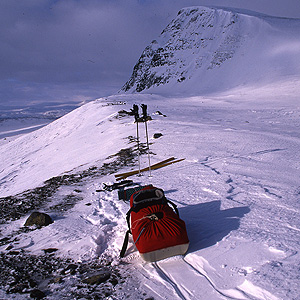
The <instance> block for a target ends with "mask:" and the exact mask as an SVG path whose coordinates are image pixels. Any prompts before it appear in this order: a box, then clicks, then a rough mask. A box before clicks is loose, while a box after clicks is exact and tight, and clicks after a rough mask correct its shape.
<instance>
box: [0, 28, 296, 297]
mask: <svg viewBox="0 0 300 300" xmlns="http://www.w3.org/2000/svg"><path fill="white" fill-rule="evenodd" d="M252 33H253V34H254V32H252ZM293 37H295V38H296V37H297V36H296V35H295V36H293ZM269 38H270V39H271V38H272V36H269ZM298 41H299V40H298ZM286 45H287V44H283V45H282V48H276V49H274V53H273V54H274V55H279V54H280V53H282V51H284V53H285V55H287V54H288V53H292V54H291V57H292V59H294V55H295V53H294V51H295V52H297V51H298V50H297V49H299V47H298V46H297V45H299V44H298V43H296V44H294V45H296V46H295V47H294V48H293V49H294V50H293V51H292V50H290V48H287V47H286ZM297 47H298V48H297ZM297 53H298V52H297ZM270 55H272V54H270V53H269V54H268V56H270ZM297 55H298V54H297ZM286 59H288V58H286ZM278 61H280V59H279V58H278ZM235 63H236V62H235V61H234V60H233V62H232V66H231V68H232V69H234V66H235ZM243 68H246V67H245V66H244V67H243ZM228 69H229V66H228ZM240 70H242V68H241V67H240ZM290 71H291V72H290V74H289V75H288V76H281V77H282V78H281V81H280V84H279V81H278V80H275V81H274V82H272V81H270V82H268V83H260V84H259V83H257V82H252V81H251V80H249V82H248V83H247V82H246V83H245V84H243V85H239V84H237V85H235V86H234V87H232V88H231V89H227V90H225V91H224V90H222V91H219V92H216V91H214V92H213V93H208V94H206V95H202V96H199V95H198V96H197V95H196V96H188V95H185V94H184V93H182V94H181V95H180V96H169V97H166V96H163V95H159V94H150V93H148V94H147V93H146V92H145V93H143V94H119V95H113V96H110V97H107V98H100V99H97V100H95V101H93V102H90V103H88V104H85V105H83V106H82V107H79V108H78V109H76V110H74V111H72V112H71V113H69V114H67V115H65V116H63V117H61V118H60V119H58V120H56V121H54V122H52V123H51V124H49V125H47V126H45V127H43V128H41V129H38V130H36V131H34V132H31V133H28V134H24V135H22V136H20V137H18V138H16V139H14V140H11V141H10V142H6V143H2V144H1V141H0V158H1V166H0V194H1V197H4V196H9V195H15V194H17V193H21V192H23V191H25V190H28V189H33V188H35V187H38V186H42V185H43V182H44V181H45V180H47V179H49V178H51V177H54V176H58V175H61V174H73V173H74V174H75V173H77V172H79V171H82V170H86V169H88V168H89V167H91V166H99V167H100V166H102V165H103V163H109V162H111V161H112V158H111V157H110V156H111V155H113V154H115V153H117V152H118V151H119V150H120V149H122V148H128V147H131V146H132V144H130V143H129V140H128V137H129V136H135V130H136V125H135V124H134V120H133V118H132V117H130V116H124V117H120V116H119V115H118V112H119V111H121V110H127V111H129V110H130V109H131V108H132V105H133V104H138V105H140V104H142V103H145V104H147V105H148V109H149V113H150V114H151V116H152V118H153V120H152V121H149V122H148V130H149V133H150V137H151V139H150V141H151V146H150V149H151V152H153V153H154V154H152V155H151V163H156V162H158V161H160V160H163V159H166V158H168V157H172V156H174V157H178V158H185V160H184V161H182V162H180V163H177V164H174V165H171V166H168V167H165V168H162V169H159V170H155V171H152V177H149V176H148V174H147V173H145V174H143V176H141V177H139V176H133V177H132V179H133V180H134V181H135V182H136V183H139V184H142V185H145V184H153V185H155V186H157V187H160V188H162V189H163V190H164V191H165V193H166V196H167V198H168V199H170V200H171V201H173V202H175V203H176V204H177V205H178V207H179V213H180V217H181V218H182V219H183V220H184V221H185V223H186V226H187V231H188V236H189V239H190V247H189V250H188V252H187V254H186V255H184V256H176V257H171V258H168V259H165V260H162V261H159V262H156V263H146V262H144V261H143V260H142V259H141V258H140V256H139V254H138V252H137V250H136V249H135V247H134V245H133V243H132V240H130V241H129V247H128V250H127V253H126V256H125V257H124V258H123V259H120V258H119V251H120V249H121V247H122V243H123V238H124V235H125V232H126V230H127V228H126V220H125V215H126V212H127V210H128V209H129V207H128V203H124V202H122V201H119V200H118V195H117V192H116V191H113V192H108V191H101V192H99V191H97V190H99V189H101V188H102V184H103V183H104V182H105V183H107V182H110V183H112V182H114V181H115V180H114V174H111V175H103V176H102V177H91V178H90V179H89V180H88V181H83V182H81V183H80V184H78V186H62V187H61V188H60V189H59V190H58V191H57V192H56V193H55V194H54V195H52V196H51V201H52V202H51V203H49V206H48V207H50V204H51V205H55V204H56V203H59V202H60V201H61V199H63V198H64V197H65V196H68V195H74V194H76V193H79V194H80V196H81V197H82V200H81V201H79V202H78V203H77V204H76V205H75V206H74V207H73V208H71V209H70V210H68V211H67V212H66V213H65V214H64V215H63V216H61V215H59V214H58V213H55V212H51V210H49V211H47V208H45V211H46V212H48V213H49V214H50V215H51V217H52V218H53V219H54V223H53V224H51V225H49V226H47V227H44V228H42V229H40V230H35V231H31V232H29V233H22V234H20V235H19V236H18V240H16V241H15V242H13V243H12V244H11V246H12V249H24V250H26V251H28V252H30V253H32V254H40V253H42V249H45V248H50V247H54V248H58V249H59V250H58V252H57V254H56V255H58V256H61V257H70V258H72V259H73V260H75V261H79V262H87V261H91V260H93V259H95V258H96V257H99V256H103V257H105V256H110V257H112V258H113V259H114V263H115V264H118V263H121V262H126V263H128V264H129V265H130V266H131V267H133V269H131V270H133V271H132V272H134V274H135V276H136V278H138V281H137V282H134V283H132V284H134V285H135V286H137V287H138V288H139V289H140V290H143V291H144V292H145V293H146V294H147V295H148V296H149V297H153V298H154V299H204V300H206V299H265V300H266V299H268V300H277V299H299V294H300V287H299V264H300V256H299V241H300V240H299V231H300V222H299V213H300V207H299V195H300V184H299V177H300V168H299V161H300V154H299V149H300V130H299V128H300V102H299V95H300V84H299V83H300V77H299V74H297V72H298V69H297V72H294V71H295V70H294V69H293V68H290ZM212 84H215V85H217V84H218V81H217V80H216V81H214V82H213V81H212ZM167 88H169V89H173V85H170V86H169V87H167V86H165V87H163V89H162V91H163V92H162V93H163V94H165V90H166V89H167ZM153 90H154V89H153ZM157 91H159V90H158V89H157ZM170 94H172V93H171V91H170ZM156 111H161V112H162V113H163V114H165V115H166V117H163V116H161V115H158V114H156V113H155V112H156ZM143 130H144V129H143V126H142V125H141V126H140V131H141V132H142V135H141V140H142V142H145V135H144V131H143ZM158 132H159V133H162V134H163V135H162V137H160V138H158V139H154V138H152V136H153V134H154V133H158ZM141 162H142V166H147V163H148V158H147V155H143V156H142V158H141ZM135 168H137V165H136V167H135ZM129 169H131V168H130V167H127V168H124V169H123V170H120V172H122V171H126V170H129ZM76 188H77V189H79V190H80V191H79V192H78V191H75V189H76ZM87 204H88V205H87ZM25 219H26V216H24V217H23V218H21V219H19V220H16V221H11V222H8V223H6V224H2V225H1V234H2V236H6V235H9V234H10V233H12V232H14V231H16V230H18V229H19V228H20V227H22V226H23V224H24V223H25ZM6 247H7V245H4V246H2V247H0V251H3V252H4V251H5V248H6ZM125 288H126V286H125ZM1 293H4V292H3V291H2V292H1ZM1 293H0V295H1V297H4V296H2V294H1ZM135 297H136V295H135V294H134V293H133V294H132V299H135ZM49 299H51V296H49Z"/></svg>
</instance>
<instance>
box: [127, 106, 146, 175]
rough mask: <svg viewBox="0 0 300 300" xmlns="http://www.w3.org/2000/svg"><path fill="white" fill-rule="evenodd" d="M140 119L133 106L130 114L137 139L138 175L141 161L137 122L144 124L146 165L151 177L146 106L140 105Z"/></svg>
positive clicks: (137, 110)
mask: <svg viewBox="0 0 300 300" xmlns="http://www.w3.org/2000/svg"><path fill="white" fill-rule="evenodd" d="M141 108H142V112H143V114H142V117H141V118H140V116H139V107H138V106H137V105H136V104H134V105H133V108H132V110H131V112H132V114H133V115H134V118H135V122H136V139H137V148H138V161H139V174H140V173H141V159H140V137H139V122H143V123H145V130H146V140H147V150H148V163H149V167H148V170H149V176H151V163H150V147H149V137H148V127H147V121H148V115H147V105H145V104H142V105H141Z"/></svg>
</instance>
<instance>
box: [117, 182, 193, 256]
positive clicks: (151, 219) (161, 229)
mask: <svg viewBox="0 0 300 300" xmlns="http://www.w3.org/2000/svg"><path fill="white" fill-rule="evenodd" d="M170 205H171V206H172V207H171V206H170ZM127 223H128V228H129V230H128V231H127V233H126V236H125V240H124V244H123V248H122V251H121V254H120V256H121V257H123V256H124V255H125V251H126V248H127V243H128V235H129V233H131V234H132V238H133V241H134V244H135V246H136V248H137V250H138V251H139V253H140V255H141V257H142V258H143V259H144V260H145V261H149V262H154V261H158V260H162V259H165V258H168V257H171V256H175V255H184V254H185V253H186V251H187V250H188V247H189V239H188V236H187V231H186V226H185V223H184V221H183V220H181V219H180V218H179V213H178V209H177V206H176V205H175V204H174V203H173V202H171V201H169V200H167V199H166V197H165V195H164V192H163V190H162V189H159V188H156V187H153V186H146V187H145V188H143V189H141V190H140V191H137V192H135V193H134V194H133V195H132V196H131V198H130V210H129V211H128V213H127Z"/></svg>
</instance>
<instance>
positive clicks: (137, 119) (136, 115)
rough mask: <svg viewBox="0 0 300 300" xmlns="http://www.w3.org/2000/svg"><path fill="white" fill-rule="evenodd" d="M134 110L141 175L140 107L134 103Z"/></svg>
mask: <svg viewBox="0 0 300 300" xmlns="http://www.w3.org/2000/svg"><path fill="white" fill-rule="evenodd" d="M132 112H133V114H134V119H135V122H136V141H137V150H138V161H139V175H141V159H140V137H139V107H138V106H137V105H136V104H133V109H132Z"/></svg>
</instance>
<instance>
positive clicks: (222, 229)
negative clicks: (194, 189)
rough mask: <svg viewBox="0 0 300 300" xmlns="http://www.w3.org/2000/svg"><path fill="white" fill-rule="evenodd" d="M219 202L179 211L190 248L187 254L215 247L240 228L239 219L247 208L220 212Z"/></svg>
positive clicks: (200, 204) (247, 210) (192, 206)
mask: <svg viewBox="0 0 300 300" xmlns="http://www.w3.org/2000/svg"><path fill="white" fill-rule="evenodd" d="M220 208H221V201H212V202H208V203H199V204H196V205H188V206H186V207H182V208H180V209H179V214H180V218H182V219H183V220H184V221H185V224H186V228H187V233H188V237H189V240H190V247H189V250H188V252H195V251H197V250H200V249H203V248H206V247H209V246H212V245H215V244H216V243H217V242H218V241H221V240H222V239H223V238H224V237H225V236H227V235H228V234H229V233H230V232H231V231H233V230H236V229H238V228H239V226H240V219H241V218H242V217H243V216H244V215H245V214H247V213H249V212H250V209H249V207H247V206H244V207H234V208H230V209H225V210H221V209H220Z"/></svg>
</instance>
